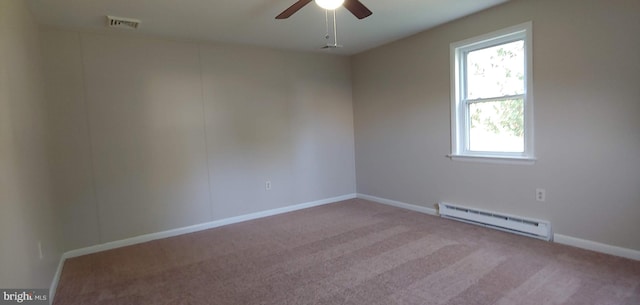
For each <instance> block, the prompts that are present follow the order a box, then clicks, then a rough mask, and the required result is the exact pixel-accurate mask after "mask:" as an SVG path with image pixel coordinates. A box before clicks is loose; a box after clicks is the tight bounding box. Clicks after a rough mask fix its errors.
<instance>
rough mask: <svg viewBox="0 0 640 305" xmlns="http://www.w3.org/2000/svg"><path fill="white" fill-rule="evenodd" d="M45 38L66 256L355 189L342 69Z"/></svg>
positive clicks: (319, 61)
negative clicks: (268, 185)
mask: <svg viewBox="0 0 640 305" xmlns="http://www.w3.org/2000/svg"><path fill="white" fill-rule="evenodd" d="M41 35H42V36H43V39H42V40H43V50H44V54H45V63H46V72H45V74H46V80H47V94H48V97H49V98H50V103H49V111H50V112H51V113H52V115H51V117H52V123H51V128H52V131H53V132H52V137H51V141H52V142H51V145H52V159H53V162H52V169H53V172H55V174H56V179H54V180H53V182H52V183H53V187H54V189H55V193H54V195H55V202H56V205H57V206H58V207H60V210H59V214H60V215H59V217H60V219H61V220H62V221H63V223H64V228H63V231H64V240H65V249H67V250H70V249H76V248H80V247H85V246H89V245H95V244H99V243H104V242H108V241H113V240H118V239H123V238H127V237H132V236H136V235H140V234H145V233H153V232H158V231H163V230H168V229H173V228H178V227H184V226H188V225H193V224H198V223H203V222H207V221H212V220H217V219H222V218H227V217H232V216H238V215H243V214H247V213H252V212H258V211H264V210H268V209H273V208H279V207H284V206H288V205H293V204H298V203H304V202H309V201H314V200H319V199H325V198H330V197H335V196H340V195H345V194H352V193H354V192H355V164H354V163H355V161H354V146H353V141H354V140H353V111H352V100H351V79H350V61H349V59H348V58H345V57H335V56H325V55H317V54H316V55H304V54H298V53H291V52H283V51H274V50H269V49H261V48H251V47H233V46H219V45H213V44H198V43H189V42H177V41H169V40H161V39H152V38H143V37H137V36H133V35H118V34H113V35H112V34H92V33H77V32H71V31H62V30H55V29H44V30H43V31H42V32H41ZM266 180H270V181H271V183H272V190H271V191H268V192H267V191H265V181H266Z"/></svg>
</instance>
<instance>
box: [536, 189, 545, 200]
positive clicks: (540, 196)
mask: <svg viewBox="0 0 640 305" xmlns="http://www.w3.org/2000/svg"><path fill="white" fill-rule="evenodd" d="M546 199H547V191H546V190H545V189H540V188H538V189H536V201H540V202H544V201H545V200H546Z"/></svg>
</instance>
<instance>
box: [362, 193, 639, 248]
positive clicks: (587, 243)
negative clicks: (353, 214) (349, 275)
mask: <svg viewBox="0 0 640 305" xmlns="http://www.w3.org/2000/svg"><path fill="white" fill-rule="evenodd" d="M357 197H358V198H361V199H365V200H369V201H373V202H377V203H382V204H386V205H390V206H394V207H398V208H402V209H407V210H411V211H416V212H420V213H425V214H429V215H436V216H437V215H438V213H437V211H436V210H435V209H432V208H427V207H423V206H418V205H414V204H409V203H404V202H400V201H395V200H391V199H385V198H380V197H375V196H371V195H366V194H360V193H358V194H357ZM553 242H556V243H559V244H563V245H567V246H572V247H577V248H582V249H586V250H591V251H595V252H600V253H605V254H611V255H615V256H620V257H624V258H628V259H633V260H640V251H638V250H633V249H628V248H622V247H618V246H612V245H607V244H602V243H598V242H595V241H591V240H586V239H580V238H576V237H571V236H567V235H562V234H553Z"/></svg>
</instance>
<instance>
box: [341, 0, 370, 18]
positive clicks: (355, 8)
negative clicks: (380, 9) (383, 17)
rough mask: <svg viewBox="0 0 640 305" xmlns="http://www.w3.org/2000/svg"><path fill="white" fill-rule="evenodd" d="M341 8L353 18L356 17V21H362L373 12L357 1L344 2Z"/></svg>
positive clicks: (346, 0)
mask: <svg viewBox="0 0 640 305" xmlns="http://www.w3.org/2000/svg"><path fill="white" fill-rule="evenodd" d="M343 6H344V7H345V8H346V9H348V10H349V11H350V12H351V13H352V14H353V15H354V16H356V17H358V19H364V18H367V17H369V16H371V14H373V12H371V11H370V10H369V9H368V8H367V7H366V6H364V4H362V3H360V1H358V0H345V1H344V4H343Z"/></svg>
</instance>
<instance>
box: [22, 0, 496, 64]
mask: <svg viewBox="0 0 640 305" xmlns="http://www.w3.org/2000/svg"><path fill="white" fill-rule="evenodd" d="M27 1H28V3H29V6H30V7H31V11H32V13H33V14H34V15H35V17H36V19H37V20H38V22H40V23H41V24H45V25H51V26H57V27H64V28H72V29H82V30H90V31H115V29H108V28H106V27H105V25H106V17H105V16H106V15H113V16H118V17H129V18H136V19H140V20H141V21H142V23H141V25H140V28H139V29H138V30H136V32H139V33H142V34H151V35H160V36H164V37H172V38H179V39H189V40H191V39H193V40H204V41H213V42H226V43H239V44H248V45H257V46H265V47H273V48H279V49H290V50H298V51H318V52H333V53H338V54H345V55H350V54H356V53H359V52H362V51H365V50H368V49H371V48H374V47H377V46H380V45H382V44H385V43H388V42H391V41H394V40H398V39H400V38H403V37H407V36H410V35H412V34H415V33H418V32H421V31H424V30H426V29H429V28H432V27H434V26H437V25H440V24H443V23H446V22H448V21H451V20H454V19H457V18H460V17H463V16H466V15H469V14H472V13H474V12H477V11H480V10H483V9H486V8H489V7H491V6H494V5H497V4H500V3H503V2H506V1H508V0H395V1H389V0H360V1H361V2H362V3H363V4H365V5H366V6H367V7H368V8H369V9H370V10H371V11H373V15H371V16H370V17H368V18H366V19H363V20H358V19H356V18H355V17H354V16H353V15H351V13H350V12H349V11H347V10H346V9H345V8H339V9H338V10H337V22H338V43H339V44H341V45H343V46H344V47H343V48H341V49H334V50H329V51H327V50H324V51H322V50H320V49H319V48H320V47H321V46H322V45H324V44H326V41H325V39H324V35H325V32H326V30H325V14H324V10H322V9H321V8H319V7H318V6H317V5H316V4H315V3H309V4H308V5H307V6H305V7H304V8H302V9H301V10H300V11H298V12H297V13H296V14H294V15H293V16H291V17H290V18H289V19H286V20H276V19H275V16H276V15H278V14H279V13H280V12H282V11H283V10H284V9H286V8H287V7H289V6H290V5H291V4H293V3H294V2H295V1H296V0H27Z"/></svg>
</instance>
